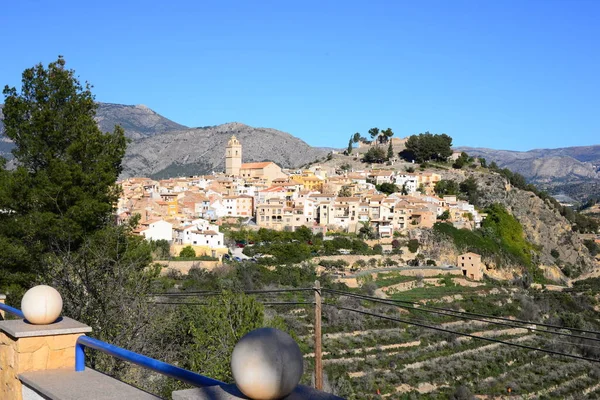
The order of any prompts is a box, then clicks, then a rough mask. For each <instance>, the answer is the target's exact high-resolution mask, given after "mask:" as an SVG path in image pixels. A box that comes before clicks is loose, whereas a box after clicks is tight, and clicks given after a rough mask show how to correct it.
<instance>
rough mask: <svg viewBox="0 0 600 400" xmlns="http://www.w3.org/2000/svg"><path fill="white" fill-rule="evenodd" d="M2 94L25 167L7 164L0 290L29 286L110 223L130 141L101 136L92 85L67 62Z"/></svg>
mask: <svg viewBox="0 0 600 400" xmlns="http://www.w3.org/2000/svg"><path fill="white" fill-rule="evenodd" d="M3 93H4V95H5V105H4V108H3V113H4V126H5V134H6V136H7V137H8V138H10V139H12V140H13V141H14V143H15V148H14V149H13V155H14V156H15V159H16V161H17V165H18V167H17V168H16V170H14V171H7V170H6V169H5V162H4V161H0V210H3V212H2V213H0V247H2V249H3V251H4V256H3V257H1V258H0V270H1V271H2V275H1V276H0V288H4V287H6V286H7V285H10V284H11V283H16V284H18V285H22V286H25V287H28V286H30V285H32V284H34V282H35V281H36V279H39V278H40V277H42V275H43V272H44V271H43V269H44V267H45V266H46V264H47V259H48V258H49V257H51V256H52V255H53V254H55V253H57V252H65V251H68V252H74V251H77V250H78V249H79V248H80V247H81V246H82V244H83V243H85V241H86V238H87V237H88V236H90V235H93V234H94V233H95V232H97V231H99V230H101V229H103V228H104V227H105V226H106V225H107V224H108V223H109V222H110V221H111V213H112V211H113V207H114V204H116V201H117V200H118V196H119V188H118V187H117V185H116V183H115V182H116V180H117V177H118V176H119V174H120V173H121V160H122V158H123V156H124V154H125V146H126V139H125V135H124V132H123V129H121V128H120V127H115V130H114V131H113V132H112V133H103V132H101V131H100V129H99V128H98V126H97V125H96V121H95V120H94V116H95V112H96V103H95V102H94V96H93V95H92V93H91V91H90V85H89V84H87V83H86V84H85V85H82V84H81V83H80V82H79V81H78V80H77V78H76V77H75V72H74V71H73V70H68V69H66V68H65V61H64V59H63V58H62V57H59V58H58V60H57V61H55V62H52V63H50V64H49V65H48V67H47V68H46V67H44V66H43V65H42V64H38V65H36V66H34V67H33V68H29V69H26V70H25V71H24V72H23V76H22V88H21V90H20V91H18V90H17V89H16V88H14V87H13V88H10V87H8V86H6V87H5V88H4V91H3Z"/></svg>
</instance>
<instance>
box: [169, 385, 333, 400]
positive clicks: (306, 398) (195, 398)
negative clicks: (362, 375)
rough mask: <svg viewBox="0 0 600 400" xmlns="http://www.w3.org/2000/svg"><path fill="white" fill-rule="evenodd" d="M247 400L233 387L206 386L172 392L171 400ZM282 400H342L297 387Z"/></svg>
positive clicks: (302, 386)
mask: <svg viewBox="0 0 600 400" xmlns="http://www.w3.org/2000/svg"><path fill="white" fill-rule="evenodd" d="M239 399H248V397H246V396H244V394H243V393H242V392H240V390H239V389H238V388H237V387H236V386H235V385H233V384H232V385H220V386H208V387H204V388H195V389H185V390H178V391H176V392H173V400H239ZM282 400H343V399H342V398H341V397H338V396H335V395H333V394H331V393H325V392H320V391H318V390H316V389H313V388H311V387H309V386H304V385H298V386H296V389H294V391H293V392H292V393H290V394H289V395H287V396H286V397H284V398H283V399H282Z"/></svg>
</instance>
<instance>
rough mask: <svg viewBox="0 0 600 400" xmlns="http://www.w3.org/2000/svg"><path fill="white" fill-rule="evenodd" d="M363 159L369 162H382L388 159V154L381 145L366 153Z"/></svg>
mask: <svg viewBox="0 0 600 400" xmlns="http://www.w3.org/2000/svg"><path fill="white" fill-rule="evenodd" d="M363 160H364V161H365V162H369V163H382V162H384V161H385V160H387V154H386V152H385V150H383V149H382V148H381V147H379V146H375V147H371V148H370V149H369V150H368V151H367V152H366V153H365V155H364V157H363Z"/></svg>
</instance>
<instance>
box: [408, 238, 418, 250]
mask: <svg viewBox="0 0 600 400" xmlns="http://www.w3.org/2000/svg"><path fill="white" fill-rule="evenodd" d="M417 250H419V241H418V240H417V239H410V240H409V241H408V251H410V252H411V253H416V252H417Z"/></svg>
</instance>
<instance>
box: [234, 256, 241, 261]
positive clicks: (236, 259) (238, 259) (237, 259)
mask: <svg viewBox="0 0 600 400" xmlns="http://www.w3.org/2000/svg"><path fill="white" fill-rule="evenodd" d="M233 259H234V260H235V261H237V262H242V259H241V258H239V257H238V256H235V257H233Z"/></svg>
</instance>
